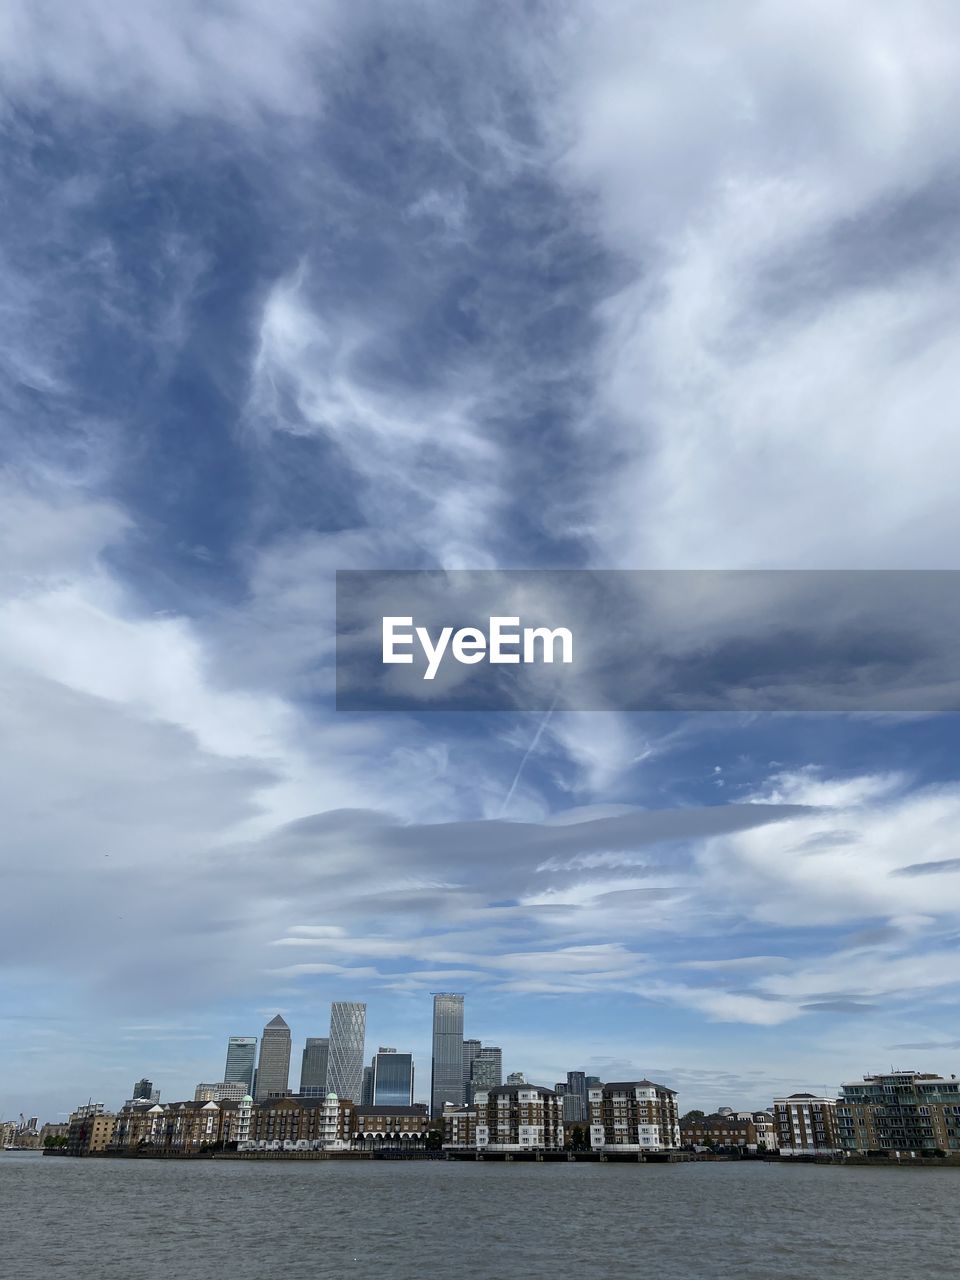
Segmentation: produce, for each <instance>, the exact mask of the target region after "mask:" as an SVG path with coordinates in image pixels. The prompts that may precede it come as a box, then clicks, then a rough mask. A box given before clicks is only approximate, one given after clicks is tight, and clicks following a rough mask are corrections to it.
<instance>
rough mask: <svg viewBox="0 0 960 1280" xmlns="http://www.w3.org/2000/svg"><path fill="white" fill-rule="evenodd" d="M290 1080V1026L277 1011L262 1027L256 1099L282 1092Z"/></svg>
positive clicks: (259, 1099) (284, 1091)
mask: <svg viewBox="0 0 960 1280" xmlns="http://www.w3.org/2000/svg"><path fill="white" fill-rule="evenodd" d="M289 1082H290V1028H289V1027H288V1026H287V1024H286V1023H285V1022H284V1020H283V1019H282V1018H281V1017H280V1015H279V1013H278V1014H277V1016H276V1017H275V1018H271V1019H270V1021H269V1022H268V1023H267V1025H266V1026H265V1027H264V1028H263V1038H262V1040H261V1041H260V1062H259V1063H258V1065H257V1086H256V1088H257V1092H256V1100H257V1102H260V1101H261V1100H262V1099H264V1098H269V1097H270V1095H271V1094H284V1093H286V1092H287V1090H288V1088H289Z"/></svg>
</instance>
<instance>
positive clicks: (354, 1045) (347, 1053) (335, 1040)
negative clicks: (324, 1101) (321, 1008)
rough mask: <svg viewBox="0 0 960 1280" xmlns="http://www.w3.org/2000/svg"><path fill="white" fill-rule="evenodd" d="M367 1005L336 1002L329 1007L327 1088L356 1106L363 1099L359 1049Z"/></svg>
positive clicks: (361, 1047) (364, 1032)
mask: <svg viewBox="0 0 960 1280" xmlns="http://www.w3.org/2000/svg"><path fill="white" fill-rule="evenodd" d="M366 1029H367V1006H366V1005H365V1004H362V1003H359V1002H351V1001H343V1000H337V1001H334V1003H333V1004H332V1005H331V1006H330V1045H329V1054H328V1060H327V1085H328V1088H329V1090H330V1091H331V1092H333V1093H335V1094H336V1095H337V1097H338V1098H347V1099H349V1101H350V1102H352V1103H354V1104H359V1103H360V1102H361V1101H362V1098H363V1046H364V1042H365V1040H366Z"/></svg>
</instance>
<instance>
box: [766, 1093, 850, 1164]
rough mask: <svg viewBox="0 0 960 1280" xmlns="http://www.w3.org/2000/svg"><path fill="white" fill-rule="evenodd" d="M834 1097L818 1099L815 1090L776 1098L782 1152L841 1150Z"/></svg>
mask: <svg viewBox="0 0 960 1280" xmlns="http://www.w3.org/2000/svg"><path fill="white" fill-rule="evenodd" d="M836 1112H837V1103H836V1099H835V1098H818V1097H817V1096H816V1095H815V1094H812V1093H792V1094H791V1095H790V1097H789V1098H777V1099H775V1100H774V1104H773V1114H774V1117H775V1119H776V1124H777V1145H778V1147H779V1149H780V1155H781V1156H786V1157H791V1156H820V1155H833V1154H835V1153H836V1152H837V1151H839V1150H840V1146H839V1139H838V1137H837V1124H836V1119H837V1116H836Z"/></svg>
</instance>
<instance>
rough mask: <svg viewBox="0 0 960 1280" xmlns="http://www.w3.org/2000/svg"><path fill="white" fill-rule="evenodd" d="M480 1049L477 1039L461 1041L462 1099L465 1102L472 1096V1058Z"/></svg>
mask: <svg viewBox="0 0 960 1280" xmlns="http://www.w3.org/2000/svg"><path fill="white" fill-rule="evenodd" d="M480 1049H481V1044H480V1041H479V1040H464V1042H463V1100H464V1102H467V1103H469V1102H470V1100H471V1098H472V1097H473V1092H472V1090H473V1060H474V1058H476V1056H477V1054H478V1053H479V1052H480Z"/></svg>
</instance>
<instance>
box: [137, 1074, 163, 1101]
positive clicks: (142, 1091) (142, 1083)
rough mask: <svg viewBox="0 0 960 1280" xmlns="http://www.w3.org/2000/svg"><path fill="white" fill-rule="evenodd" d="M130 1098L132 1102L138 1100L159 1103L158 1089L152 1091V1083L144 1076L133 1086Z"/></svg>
mask: <svg viewBox="0 0 960 1280" xmlns="http://www.w3.org/2000/svg"><path fill="white" fill-rule="evenodd" d="M130 1098H131V1100H132V1101H134V1102H136V1101H138V1100H140V1101H143V1102H159V1100H160V1091H159V1089H154V1087H153V1081H152V1080H148V1079H147V1078H146V1076H144V1077H143V1078H142V1079H140V1080H138V1081H137V1083H136V1084H135V1085H134V1086H133V1092H132V1093H131V1094H130Z"/></svg>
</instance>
